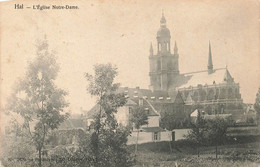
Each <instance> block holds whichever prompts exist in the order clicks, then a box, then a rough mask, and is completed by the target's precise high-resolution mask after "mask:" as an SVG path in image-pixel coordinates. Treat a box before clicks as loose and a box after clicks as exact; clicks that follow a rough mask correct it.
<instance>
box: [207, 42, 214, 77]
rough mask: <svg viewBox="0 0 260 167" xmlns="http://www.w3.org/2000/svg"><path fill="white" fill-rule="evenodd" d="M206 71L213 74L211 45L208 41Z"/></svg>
mask: <svg viewBox="0 0 260 167" xmlns="http://www.w3.org/2000/svg"><path fill="white" fill-rule="evenodd" d="M208 71H209V72H210V73H212V72H213V63H212V54H211V45H210V41H209V58H208Z"/></svg>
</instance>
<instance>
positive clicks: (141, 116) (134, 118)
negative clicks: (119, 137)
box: [130, 106, 148, 130]
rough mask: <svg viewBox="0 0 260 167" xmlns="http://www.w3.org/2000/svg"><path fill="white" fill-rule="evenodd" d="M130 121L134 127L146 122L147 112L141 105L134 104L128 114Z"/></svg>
mask: <svg viewBox="0 0 260 167" xmlns="http://www.w3.org/2000/svg"><path fill="white" fill-rule="evenodd" d="M130 122H131V123H133V124H134V127H135V128H136V129H138V130H139V129H140V127H141V126H143V125H146V124H148V113H147V112H146V110H145V109H144V107H143V106H135V107H134V108H133V110H132V112H131V115H130Z"/></svg>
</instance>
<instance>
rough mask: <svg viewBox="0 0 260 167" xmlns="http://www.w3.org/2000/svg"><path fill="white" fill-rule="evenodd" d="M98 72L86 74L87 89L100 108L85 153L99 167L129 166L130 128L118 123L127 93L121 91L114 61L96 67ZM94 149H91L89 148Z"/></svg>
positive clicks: (95, 69)
mask: <svg viewBox="0 0 260 167" xmlns="http://www.w3.org/2000/svg"><path fill="white" fill-rule="evenodd" d="M94 71H95V75H94V76H92V75H90V74H88V73H86V75H85V76H86V79H87V80H88V83H89V85H88V87H87V91H88V92H89V93H90V94H91V95H92V96H95V97H96V98H97V105H98V107H99V111H98V113H96V115H95V118H94V122H93V127H94V132H93V133H92V134H91V138H90V142H89V145H88V144H86V145H85V148H86V149H85V150H84V154H85V155H89V156H90V157H93V158H92V160H90V163H93V165H94V166H95V167H99V166H129V165H130V163H129V162H130V161H129V152H128V151H127V149H126V142H127V136H128V135H129V130H128V129H126V128H124V127H121V126H119V125H118V123H117V121H116V119H115V115H114V114H115V113H117V109H118V108H119V107H121V106H123V105H125V103H126V98H125V97H124V94H118V93H117V92H116V90H117V89H118V87H119V84H118V83H114V78H115V77H116V76H117V75H118V73H117V68H116V67H114V66H112V65H111V64H98V65H95V66H94ZM89 148H90V150H89Z"/></svg>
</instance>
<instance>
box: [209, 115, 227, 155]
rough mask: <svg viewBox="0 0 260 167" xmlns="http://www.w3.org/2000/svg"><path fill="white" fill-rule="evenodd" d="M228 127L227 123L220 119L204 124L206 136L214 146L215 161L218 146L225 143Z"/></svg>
mask: <svg viewBox="0 0 260 167" xmlns="http://www.w3.org/2000/svg"><path fill="white" fill-rule="evenodd" d="M228 125H229V123H228V121H227V120H225V119H224V118H220V117H216V118H214V119H210V120H207V122H206V136H207V138H208V139H209V141H210V142H211V143H212V144H215V146H216V159H217V158H218V145H219V144H221V143H223V142H224V141H225V139H226V134H227V128H228Z"/></svg>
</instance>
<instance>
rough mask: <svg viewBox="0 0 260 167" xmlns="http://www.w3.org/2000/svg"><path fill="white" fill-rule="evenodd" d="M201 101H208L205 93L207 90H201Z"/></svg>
mask: <svg viewBox="0 0 260 167" xmlns="http://www.w3.org/2000/svg"><path fill="white" fill-rule="evenodd" d="M200 100H201V101H204V100H206V92H205V90H201V91H200Z"/></svg>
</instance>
